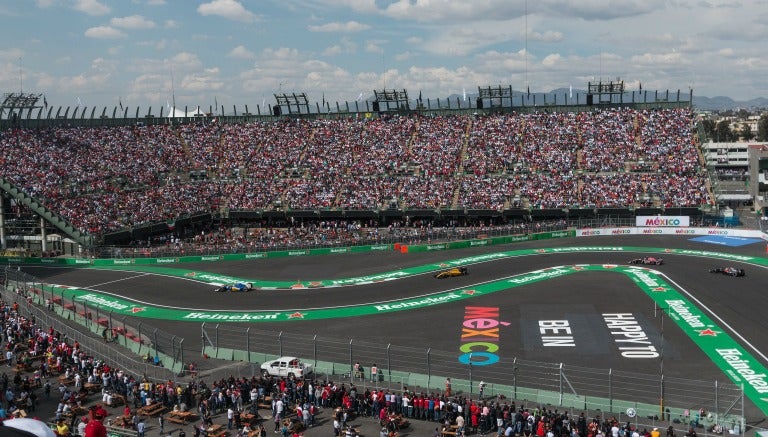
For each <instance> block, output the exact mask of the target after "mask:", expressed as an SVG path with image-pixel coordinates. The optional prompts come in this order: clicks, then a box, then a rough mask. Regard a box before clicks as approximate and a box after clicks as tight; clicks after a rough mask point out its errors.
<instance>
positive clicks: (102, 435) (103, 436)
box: [85, 405, 107, 437]
mask: <svg viewBox="0 0 768 437" xmlns="http://www.w3.org/2000/svg"><path fill="white" fill-rule="evenodd" d="M106 413H107V412H106V411H105V410H104V409H103V408H101V406H100V405H99V406H97V407H96V408H94V409H92V410H91V411H90V413H89V414H90V416H91V417H90V419H89V420H88V425H86V426H85V437H107V428H105V427H104V423H102V421H103V420H104V417H106V415H107V414H106Z"/></svg>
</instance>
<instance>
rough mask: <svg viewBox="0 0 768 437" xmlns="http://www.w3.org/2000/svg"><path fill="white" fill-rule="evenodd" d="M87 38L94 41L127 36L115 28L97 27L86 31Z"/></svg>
mask: <svg viewBox="0 0 768 437" xmlns="http://www.w3.org/2000/svg"><path fill="white" fill-rule="evenodd" d="M85 36H87V37H88V38H94V39H117V38H125V37H126V36H127V35H126V34H125V33H123V32H121V31H120V30H119V29H115V28H114V27H110V26H96V27H91V28H90V29H88V30H86V31H85Z"/></svg>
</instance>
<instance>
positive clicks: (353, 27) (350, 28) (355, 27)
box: [307, 21, 371, 32]
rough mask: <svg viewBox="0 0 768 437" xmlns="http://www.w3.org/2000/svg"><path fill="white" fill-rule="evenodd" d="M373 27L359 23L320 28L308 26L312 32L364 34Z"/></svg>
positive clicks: (336, 24)
mask: <svg viewBox="0 0 768 437" xmlns="http://www.w3.org/2000/svg"><path fill="white" fill-rule="evenodd" d="M370 28H371V26H369V25H367V24H362V23H358V22H357V21H347V22H346V23H339V22H334V23H327V24H322V25H320V26H308V27H307V29H309V31H310V32H362V31H363V30H368V29H370Z"/></svg>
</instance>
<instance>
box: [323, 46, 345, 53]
mask: <svg viewBox="0 0 768 437" xmlns="http://www.w3.org/2000/svg"><path fill="white" fill-rule="evenodd" d="M343 52H344V49H342V48H341V46H340V45H338V44H337V45H335V46H330V47H328V48H326V49H325V50H323V56H337V55H340V54H342V53H343Z"/></svg>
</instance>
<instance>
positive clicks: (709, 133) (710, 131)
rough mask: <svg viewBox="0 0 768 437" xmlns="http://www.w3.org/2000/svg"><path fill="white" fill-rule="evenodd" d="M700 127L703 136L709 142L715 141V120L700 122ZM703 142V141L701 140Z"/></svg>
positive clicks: (707, 119) (709, 119) (708, 119)
mask: <svg viewBox="0 0 768 437" xmlns="http://www.w3.org/2000/svg"><path fill="white" fill-rule="evenodd" d="M701 127H702V129H703V130H704V136H705V137H706V138H708V139H710V140H713V141H714V139H715V120H712V119H711V118H705V119H704V120H702V121H701ZM702 141H703V140H702Z"/></svg>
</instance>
